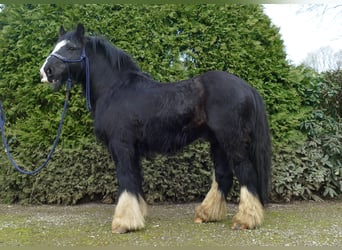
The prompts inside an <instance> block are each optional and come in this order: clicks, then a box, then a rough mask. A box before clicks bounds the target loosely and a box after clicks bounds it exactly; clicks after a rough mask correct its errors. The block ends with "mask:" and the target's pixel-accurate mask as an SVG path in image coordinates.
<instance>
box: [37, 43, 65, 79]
mask: <svg viewBox="0 0 342 250" xmlns="http://www.w3.org/2000/svg"><path fill="white" fill-rule="evenodd" d="M68 42H69V41H68V40H62V41H60V42H59V43H57V44H56V46H55V48H54V49H53V51H52V52H51V54H52V53H57V52H58V51H59V50H60V49H61V48H62V47H64V46H65V45H66V44H67V43H68ZM49 57H50V55H49V56H48V57H47V58H46V60H45V62H44V64H43V66H42V67H41V68H40V76H41V78H42V80H41V82H48V78H47V75H46V73H45V71H44V68H45V65H46V63H47V61H48V59H49Z"/></svg>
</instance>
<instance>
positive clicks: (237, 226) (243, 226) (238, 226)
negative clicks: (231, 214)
mask: <svg viewBox="0 0 342 250" xmlns="http://www.w3.org/2000/svg"><path fill="white" fill-rule="evenodd" d="M232 229H233V230H244V229H249V227H248V226H247V225H246V224H240V223H237V222H234V223H233V225H232Z"/></svg>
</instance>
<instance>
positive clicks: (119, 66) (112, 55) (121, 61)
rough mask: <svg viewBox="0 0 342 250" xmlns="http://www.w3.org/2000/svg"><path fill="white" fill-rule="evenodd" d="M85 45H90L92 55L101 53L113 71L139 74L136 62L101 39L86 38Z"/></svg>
mask: <svg viewBox="0 0 342 250" xmlns="http://www.w3.org/2000/svg"><path fill="white" fill-rule="evenodd" d="M87 40H88V41H87V44H90V46H91V47H92V49H93V50H94V53H95V54H96V53H99V52H100V53H103V55H104V56H105V58H106V59H107V60H108V62H109V64H110V65H111V66H112V67H113V70H117V71H121V70H123V69H125V70H127V69H128V70H130V71H136V72H141V70H140V68H139V66H138V65H137V64H136V62H135V61H134V60H133V59H132V58H131V57H130V56H129V55H128V54H126V53H125V52H124V51H122V50H120V49H118V48H116V47H114V46H113V45H112V44H111V43H110V42H109V41H107V40H106V39H104V38H102V37H88V39H87Z"/></svg>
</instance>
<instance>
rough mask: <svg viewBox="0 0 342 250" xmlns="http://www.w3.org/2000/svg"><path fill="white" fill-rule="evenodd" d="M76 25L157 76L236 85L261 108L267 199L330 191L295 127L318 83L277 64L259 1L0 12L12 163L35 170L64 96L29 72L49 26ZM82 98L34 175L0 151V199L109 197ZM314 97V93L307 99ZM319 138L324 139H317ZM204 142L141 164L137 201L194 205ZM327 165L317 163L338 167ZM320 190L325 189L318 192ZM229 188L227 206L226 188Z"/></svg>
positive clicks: (2, 93) (0, 77)
mask: <svg viewBox="0 0 342 250" xmlns="http://www.w3.org/2000/svg"><path fill="white" fill-rule="evenodd" d="M78 22H82V23H84V24H85V26H86V28H87V30H88V34H90V35H101V36H104V37H106V38H108V39H109V40H110V41H111V42H112V43H113V44H115V46H117V47H119V48H121V49H123V50H124V51H126V52H127V53H129V54H130V55H132V57H133V58H134V59H135V60H136V61H137V62H138V64H139V65H140V67H141V68H142V69H143V70H144V71H146V72H148V73H149V74H150V75H152V76H153V77H154V78H155V79H156V80H160V81H175V80H180V79H184V78H188V77H191V76H193V75H197V74H199V73H201V72H204V71H207V70H210V69H218V70H226V71H229V72H231V73H234V74H236V75H238V76H240V77H242V78H244V79H246V80H247V81H248V82H249V83H250V84H252V85H253V86H255V87H256V88H257V89H258V90H259V91H260V93H261V94H262V96H263V97H264V100H265V102H266V104H267V110H268V115H269V119H270V126H271V131H272V138H273V166H274V168H273V192H272V197H273V199H274V200H291V199H296V198H304V199H312V198H316V197H322V196H331V197H336V196H338V195H339V194H341V192H342V191H341V190H339V188H340V187H341V186H342V185H341V184H339V185H340V186H339V185H337V184H338V183H339V181H338V180H337V181H335V182H333V181H332V180H333V177H332V176H331V175H330V177H329V174H328V172H327V171H328V170H326V169H324V170H322V169H320V168H319V165H318V163H316V162H314V161H313V159H315V158H313V157H311V154H314V155H315V156H317V157H319V156H320V153H322V154H323V158H322V159H324V157H325V155H328V156H329V157H330V155H331V153H332V152H330V151H329V150H325V151H324V152H316V151H317V150H319V148H318V147H315V148H312V144H311V142H312V140H314V139H315V138H313V137H310V136H308V135H309V132H308V130H307V129H306V128H304V127H302V128H301V127H300V124H305V122H306V121H307V120H309V119H310V117H311V116H312V115H313V114H314V112H315V107H317V108H319V107H318V106H319V105H318V104H317V102H310V100H309V96H310V95H309V94H308V93H309V92H310V91H311V90H312V85H313V86H316V83H317V82H316V81H317V79H318V76H312V75H310V74H309V73H308V72H306V71H305V70H304V69H301V68H292V67H290V65H288V63H287V62H286V60H285V57H286V55H285V52H284V46H283V42H282V40H281V38H280V35H279V32H278V29H277V28H276V27H274V26H273V25H272V24H271V22H270V20H269V18H268V17H267V16H266V15H265V14H264V13H263V11H262V8H261V7H260V6H258V5H246V6H242V5H212V4H207V5H171V4H170V5H96V4H90V5H55V4H50V5H31V4H25V5H6V7H5V8H4V10H3V11H2V12H0V29H1V33H0V55H1V57H0V65H1V68H0V99H1V100H2V101H3V104H4V107H5V112H6V132H7V134H8V136H9V143H10V146H11V149H12V151H13V155H14V156H15V158H16V159H18V161H19V162H20V164H22V165H25V166H27V167H28V168H33V167H34V166H36V165H39V164H40V163H41V161H42V160H43V159H44V158H45V155H46V154H47V151H48V149H49V147H50V145H51V143H52V141H53V136H54V135H55V131H56V129H57V125H58V121H59V119H60V117H59V116H60V115H59V114H60V112H61V109H62V105H63V99H64V93H63V91H61V92H60V93H55V92H53V91H52V90H51V89H50V88H49V87H47V86H45V85H43V84H41V83H39V81H40V79H39V68H40V66H41V65H42V63H43V62H44V60H45V58H46V56H47V55H48V54H49V53H50V51H51V49H52V48H53V45H54V42H55V41H56V40H57V32H58V29H59V26H60V25H61V24H62V25H64V26H65V27H66V28H67V29H71V28H73V27H75V25H76V24H77V23H78ZM315 93H316V94H319V93H318V92H315ZM81 96H82V93H81V90H80V88H79V87H77V86H76V87H74V89H73V90H72V99H71V104H70V109H69V110H68V113H67V117H66V121H65V126H64V128H63V134H62V138H61V141H60V144H59V146H58V147H57V151H56V154H55V155H54V157H53V160H52V161H51V162H50V163H49V165H48V167H47V168H46V169H45V170H44V171H43V172H41V173H40V174H39V175H36V176H24V175H21V174H19V173H16V172H15V171H14V169H13V168H12V167H11V166H10V165H9V162H8V160H7V159H6V157H5V154H4V152H1V153H0V163H1V167H0V202H7V203H11V202H21V203H44V204H47V203H58V204H76V203H78V202H82V201H94V200H101V201H103V202H114V201H115V199H116V190H117V183H116V177H115V166H114V163H113V162H112V161H111V159H110V156H109V155H108V153H107V152H106V150H105V149H104V148H103V147H102V146H101V145H99V144H98V143H97V142H96V139H95V138H94V135H93V131H92V120H91V118H90V115H89V114H88V113H87V111H86V109H85V101H84V98H83V97H81ZM319 98H323V97H321V96H318V97H317V100H316V101H318V100H319ZM133 101H134V100H133ZM311 101H312V100H311ZM336 119H337V118H333V121H334V122H335V121H337V120H336ZM336 131H337V130H336ZM340 131H341V130H340ZM320 136H321V137H322V139H324V138H325V137H326V134H324V133H323V134H321V135H320ZM329 138H331V137H329ZM324 140H325V139H324ZM208 147H209V145H208V144H206V143H201V142H197V143H195V144H194V145H191V146H189V147H187V148H186V149H185V150H184V151H183V152H181V153H179V154H177V155H176V156H167V157H166V156H156V157H155V158H152V159H144V160H143V172H144V179H145V182H144V187H143V188H144V190H145V192H146V197H147V200H148V202H151V203H152V202H161V201H163V202H164V201H167V202H188V201H198V200H200V199H201V198H203V197H204V195H205V194H206V192H207V191H208V189H209V187H210V182H211V181H210V177H211V175H212V173H211V168H212V163H211V161H210V159H209V154H208ZM308 157H309V158H308ZM333 157H336V156H333ZM331 159H333V158H331ZM331 159H330V158H329V159H328V160H327V161H325V162H328V163H326V164H325V165H324V166H330V165H331V169H334V170H335V167H336V168H339V165H336V164H338V163H336V162H337V161H335V162H332V161H331ZM311 165H314V169H315V170H314V171H312V169H311ZM331 169H330V170H329V171H331ZM334 172H336V171H334ZM289 176H290V177H289ZM312 183H313V184H312ZM332 183H335V184H334V185H332ZM336 183H337V184H336ZM309 184H310V185H309ZM328 187H329V188H331V190H333V192H332V191H328V193H326V190H327V188H328ZM234 190H235V192H233V193H232V195H231V198H232V199H235V198H236V196H237V192H236V191H237V190H238V187H237V185H235V186H234Z"/></svg>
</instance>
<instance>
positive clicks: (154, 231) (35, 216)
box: [0, 201, 342, 247]
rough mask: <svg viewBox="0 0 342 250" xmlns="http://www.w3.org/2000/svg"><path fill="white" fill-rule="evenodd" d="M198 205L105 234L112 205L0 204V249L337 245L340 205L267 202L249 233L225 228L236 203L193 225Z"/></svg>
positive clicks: (154, 209)
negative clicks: (222, 214) (222, 215)
mask: <svg viewBox="0 0 342 250" xmlns="http://www.w3.org/2000/svg"><path fill="white" fill-rule="evenodd" d="M197 205H198V204H181V205H154V206H150V207H149V215H148V217H147V220H146V228H145V229H143V230H141V231H138V232H133V233H129V234H125V235H113V234H112V233H111V219H112V216H113V212H114V206H113V205H105V204H85V205H77V206H21V205H0V247H1V246H36V245H38V246H111V245H113V246H114V245H115V246H339V247H341V246H342V201H339V202H322V203H315V202H300V203H294V204H271V205H269V207H268V208H267V210H266V217H265V222H264V224H263V225H262V226H261V227H260V228H258V229H255V230H244V231H234V230H231V229H230V225H231V223H232V216H233V215H234V214H235V212H236V210H237V206H236V205H232V204H229V205H228V216H227V219H225V220H224V221H222V222H217V223H206V224H195V223H193V217H194V209H195V207H196V206H197Z"/></svg>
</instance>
